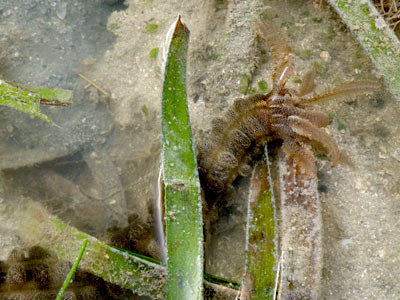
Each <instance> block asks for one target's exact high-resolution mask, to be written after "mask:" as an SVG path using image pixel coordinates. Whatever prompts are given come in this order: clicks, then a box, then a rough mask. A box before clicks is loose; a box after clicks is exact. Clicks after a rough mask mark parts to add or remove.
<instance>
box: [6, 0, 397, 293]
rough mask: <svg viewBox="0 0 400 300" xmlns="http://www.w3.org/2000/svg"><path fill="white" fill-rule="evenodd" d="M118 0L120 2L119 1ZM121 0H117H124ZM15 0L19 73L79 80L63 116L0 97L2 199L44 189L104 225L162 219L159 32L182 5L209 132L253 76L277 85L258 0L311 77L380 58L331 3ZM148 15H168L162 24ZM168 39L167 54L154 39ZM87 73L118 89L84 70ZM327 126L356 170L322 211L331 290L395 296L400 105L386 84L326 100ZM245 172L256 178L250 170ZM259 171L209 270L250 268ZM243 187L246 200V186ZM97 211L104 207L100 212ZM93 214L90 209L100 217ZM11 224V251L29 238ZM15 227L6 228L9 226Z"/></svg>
mask: <svg viewBox="0 0 400 300" xmlns="http://www.w3.org/2000/svg"><path fill="white" fill-rule="evenodd" d="M109 2H110V1H109ZM111 2H112V1H111ZM244 2H245V3H243V2H240V3H236V5H235V4H234V3H233V1H217V0H216V1H208V2H201V3H198V2H197V1H196V2H194V1H185V2H184V3H181V2H180V1H167V2H163V1H156V0H153V1H144V0H143V1H130V2H128V3H129V7H127V8H126V9H122V8H124V6H122V5H119V6H118V5H117V6H110V5H109V4H107V3H104V2H103V1H100V0H98V1H90V2H89V1H68V2H67V4H66V2H64V1H50V0H49V1H39V0H38V1H32V0H23V1H15V0H14V1H12V0H7V1H5V0H3V1H2V2H1V4H0V25H1V26H0V49H1V50H0V66H1V72H0V73H1V77H2V78H3V79H5V80H10V81H15V82H19V83H26V84H32V85H38V86H44V87H49V88H66V89H71V90H73V91H74V95H75V96H74V100H73V101H74V103H73V105H72V106H70V107H67V108H58V107H56V108H42V109H43V111H44V112H45V113H46V114H48V115H49V116H51V117H52V119H53V120H54V122H55V123H56V124H57V125H59V126H60V127H61V128H58V127H54V126H51V125H49V124H47V123H44V122H43V121H41V120H38V119H32V118H30V117H29V116H26V115H23V114H22V113H19V112H15V111H12V110H11V109H7V108H3V107H2V109H1V110H0V118H1V119H2V122H1V125H0V136H1V137H2V139H1V141H0V145H1V146H0V155H1V161H0V168H1V169H2V170H3V172H2V184H1V187H0V195H1V204H0V205H2V206H5V205H6V204H7V203H9V202H10V203H11V202H13V201H16V200H18V199H33V200H35V201H41V202H43V203H44V204H46V206H47V207H49V209H50V210H51V211H52V212H53V213H55V214H58V215H59V216H60V217H61V218H63V220H64V221H66V222H69V223H70V224H72V225H74V226H77V227H78V228H80V229H81V230H85V231H87V232H89V233H91V234H93V235H95V236H98V237H102V236H104V232H105V229H106V228H107V227H108V226H110V225H119V226H124V225H126V223H127V217H128V215H129V214H131V213H137V214H138V215H139V216H141V219H142V221H143V222H146V221H150V220H151V214H150V213H149V211H150V210H149V206H150V205H151V204H152V203H154V200H155V198H156V186H155V185H156V181H157V180H156V179H157V172H158V164H159V162H158V157H159V153H160V137H159V131H160V130H159V124H160V119H159V118H160V116H159V114H160V94H161V85H162V75H161V67H162V61H161V55H160V52H161V47H162V46H161V45H162V43H163V40H164V36H165V33H166V31H167V29H168V28H169V25H170V24H171V23H172V22H173V20H174V19H175V17H176V15H177V13H180V14H181V15H182V17H183V21H184V22H185V23H186V24H187V25H188V27H189V29H191V44H190V64H189V74H188V85H189V108H190V114H191V122H192V127H193V131H194V135H195V140H196V142H199V141H201V140H202V139H203V138H206V137H207V131H208V129H209V124H210V120H211V119H212V118H213V117H215V116H217V115H220V114H221V113H222V111H223V110H224V109H226V108H227V107H228V106H229V104H230V103H231V102H232V101H233V100H234V99H235V98H237V97H239V96H242V93H241V87H240V82H241V79H242V78H243V76H244V75H246V76H248V78H250V86H251V87H252V88H254V89H255V90H258V82H259V81H261V80H265V81H266V82H267V85H268V86H269V87H270V86H271V71H270V70H271V61H270V59H266V54H265V51H264V52H263V50H260V49H263V46H262V45H261V44H260V43H259V42H258V41H257V39H256V37H255V35H254V27H253V25H252V24H253V23H252V21H253V20H254V19H255V18H256V17H257V12H258V11H261V10H263V9H265V8H266V9H267V10H268V9H274V10H275V12H276V19H275V21H276V22H277V23H278V24H280V27H281V28H282V30H285V31H287V34H288V36H289V41H288V42H289V44H290V46H291V47H292V49H293V53H294V54H295V55H296V67H295V69H296V73H295V74H294V75H293V79H292V80H291V81H290V82H289V85H290V86H291V87H294V88H296V87H297V86H298V83H297V82H298V79H299V78H301V76H302V75H303V74H304V73H305V72H306V71H308V70H309V68H311V67H312V66H313V65H314V64H315V62H316V63H317V65H316V66H317V75H318V76H317V80H316V81H317V84H318V86H320V87H323V86H325V85H327V84H330V85H334V84H337V83H338V82H342V81H345V80H352V79H374V80H377V79H376V74H377V72H376V71H375V69H374V67H373V65H372V64H371V62H370V61H369V58H368V57H367V56H366V54H365V53H364V52H363V50H362V49H361V48H360V47H359V46H358V45H357V43H356V41H355V40H354V39H353V38H352V37H351V35H350V33H349V32H347V31H346V29H345V26H344V25H343V24H342V23H341V21H340V19H339V18H338V17H337V16H336V15H335V13H334V12H333V11H332V10H331V9H330V8H329V7H328V6H327V5H324V4H322V5H320V3H319V1H316V2H315V3H313V2H311V1H310V2H306V3H299V2H298V1H279V2H274V1H265V3H264V4H263V3H262V2H260V1H244ZM147 24H157V25H158V28H157V29H156V30H155V31H154V32H150V31H149V30H147V29H146V28H147V27H146V25H147ZM156 47H159V48H160V51H159V53H158V56H157V57H156V58H151V57H150V54H149V53H150V51H151V50H152V49H154V48H156ZM78 73H82V74H84V75H85V76H86V77H88V78H90V79H91V80H94V81H96V83H97V84H99V85H100V86H101V87H102V88H104V89H105V90H106V91H108V92H110V94H111V96H110V98H107V97H105V96H104V95H102V94H101V93H100V92H99V91H98V90H96V89H95V88H94V87H88V88H86V87H85V86H86V85H87V83H86V82H84V81H83V80H82V79H81V78H79V77H78V75H77V74H78ZM320 110H321V111H325V112H328V113H329V114H330V116H331V117H332V123H331V124H330V125H329V126H328V130H329V132H330V133H331V135H332V136H334V137H335V139H336V140H337V142H338V144H339V147H340V148H341V149H342V150H343V151H344V152H345V153H346V154H347V155H348V156H349V157H350V159H351V161H352V163H353V164H354V166H355V167H354V168H350V167H347V166H339V167H337V168H334V169H331V168H330V166H329V162H327V161H322V162H321V163H320V166H319V178H320V187H321V191H323V192H322V194H321V198H322V207H323V216H322V219H323V224H324V233H323V234H324V240H323V248H324V268H323V280H322V299H377V298H380V299H396V298H397V297H398V296H397V295H399V294H400V287H399V285H398V280H399V278H400V273H399V271H398V269H399V266H400V258H399V256H398V253H399V250H400V249H399V248H400V240H399V239H400V234H399V233H400V229H399V228H398V226H399V221H398V220H399V214H400V204H399V203H400V202H399V201H400V197H399V192H400V191H399V188H398V186H399V184H400V179H399V178H400V176H399V170H400V168H399V167H400V152H399V150H398V149H399V138H398V137H399V135H400V132H399V125H398V118H397V116H398V114H399V108H398V103H397V102H395V100H394V99H393V98H392V97H391V96H390V95H389V94H388V92H387V91H386V90H385V87H384V86H383V85H382V90H381V91H379V92H378V93H376V94H374V95H372V96H369V97H357V98H354V99H353V98H352V99H348V100H345V101H340V102H334V101H331V102H329V103H323V104H321V106H320ZM244 182H245V180H244ZM246 191H247V190H246V184H245V183H243V184H241V185H239V186H238V192H237V196H236V198H235V199H234V200H233V202H232V203H233V208H234V209H233V210H232V212H231V214H230V215H229V216H227V217H225V218H223V219H221V220H220V222H219V223H218V224H217V225H216V228H217V231H216V234H215V235H214V238H213V240H212V242H210V244H211V245H210V246H209V248H210V250H209V254H208V258H209V260H208V261H207V264H206V268H207V271H208V272H210V273H213V274H216V275H220V276H224V277H227V278H231V279H235V280H240V278H241V272H242V270H243V265H244V258H243V254H244V248H245V247H244V241H245V237H244V226H245V220H246V204H245V202H243V201H242V200H241V199H242V198H246ZM240 197H242V198H240ZM94 210H95V211H96V214H93V211H94ZM88 216H89V217H88ZM1 218H2V222H1V225H0V230H1V232H2V234H1V240H0V245H1V247H0V248H1V249H2V253H1V258H5V257H7V255H8V252H9V251H10V250H11V249H12V248H14V247H16V246H21V245H22V242H21V241H20V240H19V239H18V237H16V236H15V235H14V234H13V233H12V229H10V228H9V227H7V226H8V225H7V221H6V218H5V216H4V215H3V216H1ZM3 233H4V234H3Z"/></svg>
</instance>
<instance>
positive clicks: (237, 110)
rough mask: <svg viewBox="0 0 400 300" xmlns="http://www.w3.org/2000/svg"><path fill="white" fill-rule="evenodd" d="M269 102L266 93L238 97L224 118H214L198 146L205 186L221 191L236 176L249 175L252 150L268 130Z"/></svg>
mask: <svg viewBox="0 0 400 300" xmlns="http://www.w3.org/2000/svg"><path fill="white" fill-rule="evenodd" d="M268 103H269V95H255V96H252V97H249V98H241V99H237V100H235V102H234V105H233V106H232V108H230V109H228V111H227V112H226V113H225V116H224V117H223V118H217V119H215V120H213V122H212V129H211V137H210V139H209V140H208V141H207V142H205V143H204V144H203V145H202V146H201V148H200V154H199V159H198V161H199V170H200V174H201V176H202V178H203V179H204V181H205V183H206V185H207V188H208V189H210V190H211V191H213V192H215V193H221V192H223V191H225V190H227V189H228V188H229V186H230V185H231V184H232V182H233V181H234V180H235V178H236V177H237V176H238V175H241V176H249V175H250V173H251V167H250V166H249V164H251V161H252V159H253V156H254V151H253V150H255V149H256V148H257V147H259V146H260V145H262V144H264V143H266V142H267V141H268V137H269V136H270V133H271V126H270V122H269V117H270V113H269V109H268ZM256 152H257V151H256Z"/></svg>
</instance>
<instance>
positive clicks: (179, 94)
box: [161, 17, 203, 300]
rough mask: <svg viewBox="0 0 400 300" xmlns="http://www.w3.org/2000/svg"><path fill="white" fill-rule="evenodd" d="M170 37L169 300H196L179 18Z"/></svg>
mask: <svg viewBox="0 0 400 300" xmlns="http://www.w3.org/2000/svg"><path fill="white" fill-rule="evenodd" d="M169 34H170V35H169V36H168V38H167V40H168V42H169V45H168V48H167V49H168V50H167V52H166V64H165V71H164V84H163V92H162V120H161V127H162V165H163V171H164V185H165V186H164V190H165V218H166V222H165V223H166V243H167V273H168V275H167V299H171V300H172V299H173V300H180V299H182V300H192V299H198V300H200V299H202V288H203V222H202V208H201V207H202V206H201V204H202V202H201V192H200V183H199V178H198V172H197V161H196V156H195V152H194V147H193V142H192V137H191V128H190V121H189V114H188V107H187V94H186V65H187V50H188V44H189V30H188V29H187V27H186V26H185V25H184V24H183V23H182V22H181V20H180V17H178V19H177V21H176V22H175V23H174V24H173V25H172V26H171V29H170V31H169Z"/></svg>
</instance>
